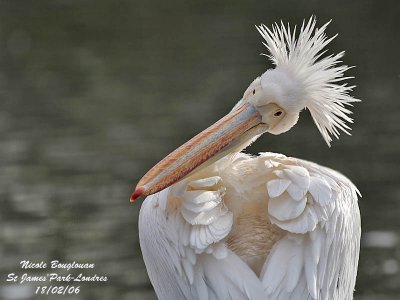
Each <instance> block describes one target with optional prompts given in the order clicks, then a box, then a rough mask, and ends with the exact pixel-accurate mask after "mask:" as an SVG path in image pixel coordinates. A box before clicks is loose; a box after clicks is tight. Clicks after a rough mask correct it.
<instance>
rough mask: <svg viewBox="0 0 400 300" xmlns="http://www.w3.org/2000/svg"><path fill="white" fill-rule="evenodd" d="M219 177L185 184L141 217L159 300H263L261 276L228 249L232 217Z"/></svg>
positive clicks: (160, 196)
mask: <svg viewBox="0 0 400 300" xmlns="http://www.w3.org/2000/svg"><path fill="white" fill-rule="evenodd" d="M224 193H225V188H224V186H223V185H222V181H221V178H220V177H218V176H215V177H209V178H204V179H199V180H194V181H189V182H188V181H187V180H186V181H182V182H181V183H179V184H177V185H175V186H174V187H173V188H169V189H166V190H164V191H162V192H160V193H157V194H155V195H153V196H150V197H148V198H147V199H146V201H145V202H144V203H143V206H142V209H141V211H140V216H139V229H140V230H139V233H140V244H141V248H142V252H143V258H144V261H145V264H146V268H147V270H148V274H149V277H150V279H151V281H152V284H153V286H154V289H155V290H156V293H157V296H158V297H159V298H160V299H201V300H203V299H204V300H206V299H263V298H264V296H263V295H264V291H263V287H262V285H261V282H260V280H259V278H258V277H257V276H256V275H255V274H254V272H252V270H251V269H250V268H249V267H248V266H247V265H246V263H245V262H243V261H242V260H241V259H240V258H239V257H238V256H237V255H236V254H234V253H233V252H232V251H230V250H229V249H227V248H226V246H225V244H224V242H223V239H224V238H225V237H226V236H227V235H228V234H229V232H230V230H231V227H232V222H233V217H232V213H231V212H230V211H229V210H228V209H227V208H226V206H225V204H224V203H223V201H222V196H223V194H224Z"/></svg>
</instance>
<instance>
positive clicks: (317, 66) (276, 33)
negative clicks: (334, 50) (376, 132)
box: [256, 16, 360, 146]
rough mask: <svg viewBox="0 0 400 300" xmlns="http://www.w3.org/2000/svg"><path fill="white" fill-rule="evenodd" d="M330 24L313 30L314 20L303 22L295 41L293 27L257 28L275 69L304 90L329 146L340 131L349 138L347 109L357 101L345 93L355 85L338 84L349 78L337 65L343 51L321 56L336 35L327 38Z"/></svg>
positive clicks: (345, 67) (349, 120)
mask: <svg viewBox="0 0 400 300" xmlns="http://www.w3.org/2000/svg"><path fill="white" fill-rule="evenodd" d="M329 23H330V21H329V22H328V23H326V24H325V25H323V26H322V27H321V28H319V29H318V28H316V27H315V24H316V20H315V17H314V16H313V17H311V18H310V19H309V20H308V22H307V24H306V23H305V21H303V24H302V26H301V29H300V33H299V35H298V37H297V39H296V27H294V29H293V30H291V29H290V27H289V24H288V26H287V27H285V25H284V24H283V22H281V25H280V26H279V25H278V24H277V23H275V24H274V25H273V26H272V30H270V29H269V28H267V27H266V26H265V25H263V24H262V25H261V26H256V27H257V30H258V31H259V32H260V34H261V35H262V37H263V38H264V39H265V43H263V44H264V45H265V46H266V47H267V49H268V51H269V54H264V55H266V56H267V57H269V58H270V60H271V61H272V62H273V64H274V65H275V66H276V68H280V69H283V70H286V71H288V72H290V74H291V75H292V76H293V77H294V78H296V80H297V81H298V82H299V84H300V86H301V87H302V89H303V93H302V94H303V95H304V96H305V99H303V100H304V103H305V106H306V107H307V108H308V109H309V111H310V113H311V116H312V118H313V120H314V122H315V124H316V125H317V127H318V129H319V131H320V132H321V134H322V136H323V138H324V139H325V141H326V143H327V144H328V146H330V142H331V141H332V138H331V135H333V136H335V137H336V138H339V135H340V131H339V130H342V131H343V132H345V133H347V134H349V135H350V133H349V130H351V128H350V127H349V126H348V125H347V124H346V122H348V123H353V120H352V118H350V117H349V115H350V114H351V113H352V112H351V111H350V110H349V109H347V108H346V106H352V104H351V103H352V102H358V101H360V100H358V99H355V98H353V97H351V96H350V95H349V94H348V93H349V92H350V91H352V89H353V88H354V86H347V83H340V82H343V81H344V80H346V79H349V78H352V77H344V72H345V71H347V70H348V69H350V68H351V67H349V66H346V65H339V63H341V61H340V58H341V57H343V55H344V51H343V52H340V53H338V54H336V55H329V56H326V57H322V55H323V54H325V53H326V51H327V50H324V48H325V47H326V46H327V45H328V44H329V43H330V42H331V41H332V40H333V39H334V38H335V37H336V36H337V35H335V36H333V37H331V38H328V37H327V36H326V34H325V29H326V27H327V26H328V25H329Z"/></svg>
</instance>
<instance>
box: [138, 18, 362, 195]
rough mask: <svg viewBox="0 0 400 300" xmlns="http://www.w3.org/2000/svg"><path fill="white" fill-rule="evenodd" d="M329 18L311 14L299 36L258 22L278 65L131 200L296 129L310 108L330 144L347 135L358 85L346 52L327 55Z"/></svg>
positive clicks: (153, 174) (147, 177)
mask: <svg viewBox="0 0 400 300" xmlns="http://www.w3.org/2000/svg"><path fill="white" fill-rule="evenodd" d="M328 24H329V22H328V23H326V24H325V25H323V26H322V27H321V28H316V27H315V25H316V21H315V18H314V17H311V18H310V19H309V21H308V22H303V24H302V26H301V29H300V33H299V35H298V37H297V38H296V27H295V28H294V29H293V30H291V29H290V27H289V25H288V26H287V27H285V26H284V25H283V23H281V25H278V24H275V25H273V26H272V29H268V28H267V27H266V26H265V25H261V26H258V27H257V30H258V31H259V32H260V34H261V35H262V37H263V38H264V40H265V43H264V45H265V46H266V47H267V49H268V51H269V54H267V55H266V56H268V57H269V58H270V60H271V61H272V63H273V64H274V65H275V68H273V69H269V70H267V71H266V72H265V73H264V74H262V75H261V76H259V77H257V78H256V79H255V80H254V81H253V82H252V83H251V84H250V86H249V87H248V88H247V89H246V91H245V92H244V95H243V97H242V99H241V100H240V101H239V102H238V103H237V104H236V105H235V106H234V108H233V109H232V111H231V112H230V113H228V114H227V115H226V116H225V117H223V118H222V119H220V120H219V121H217V122H216V123H215V124H213V125H212V126H210V127H209V128H207V129H205V130H204V131H203V132H201V133H199V134H198V135H196V136H195V137H194V138H192V139H191V140H189V141H188V142H186V143H185V144H183V145H182V146H180V147H179V148H178V149H176V150H175V151H173V152H172V153H171V154H169V155H168V156H167V157H165V158H164V159H163V160H161V161H160V162H159V163H158V164H157V165H155V166H154V167H153V168H152V169H151V170H150V171H149V172H147V174H146V175H145V176H143V178H142V179H141V180H140V181H139V183H138V185H137V187H136V190H135V192H134V193H133V194H132V196H131V201H133V200H134V199H136V198H138V197H139V196H147V195H150V194H153V193H156V192H158V191H161V190H162V189H165V188H166V187H168V186H170V185H172V184H173V183H175V182H177V181H179V180H180V179H182V178H184V177H186V176H187V175H189V174H191V173H192V172H193V171H194V170H195V169H196V170H198V168H199V167H204V166H207V165H209V164H211V163H213V162H215V161H216V160H218V159H220V158H221V157H223V156H225V155H227V154H229V153H232V152H239V151H241V150H243V149H244V148H245V147H247V146H248V145H249V144H250V143H252V142H253V141H254V140H256V139H257V138H258V137H259V136H260V135H262V134H263V133H265V132H269V133H271V134H281V133H284V132H286V131H288V130H289V129H290V128H292V127H293V126H294V125H295V124H296V123H297V121H298V119H299V114H300V112H301V111H302V110H303V109H304V108H307V109H308V110H309V111H310V113H311V116H312V118H313V120H314V122H315V124H316V125H317V127H318V129H319V131H320V132H321V134H322V136H323V138H324V140H325V141H326V143H327V144H328V146H330V142H331V141H332V138H331V136H332V135H333V136H335V137H336V138H339V134H340V131H343V132H345V133H347V134H350V133H349V130H350V127H349V126H348V125H347V124H346V123H352V119H351V118H350V117H349V114H351V111H350V110H349V109H348V106H351V105H352V102H356V101H359V100H357V99H354V98H353V97H351V96H350V95H349V94H348V93H349V91H351V90H352V88H353V86H347V85H346V83H343V81H344V80H346V79H348V78H349V77H344V72H345V71H347V70H348V69H349V68H350V67H348V66H345V65H339V63H340V62H341V61H340V58H341V57H342V56H343V55H344V52H340V53H339V54H336V55H329V56H325V57H322V55H323V54H324V53H325V52H326V50H324V48H325V46H326V45H327V44H329V43H330V42H331V41H332V40H333V39H334V38H335V37H336V36H333V37H331V38H327V37H326V34H325V29H326V27H327V26H328Z"/></svg>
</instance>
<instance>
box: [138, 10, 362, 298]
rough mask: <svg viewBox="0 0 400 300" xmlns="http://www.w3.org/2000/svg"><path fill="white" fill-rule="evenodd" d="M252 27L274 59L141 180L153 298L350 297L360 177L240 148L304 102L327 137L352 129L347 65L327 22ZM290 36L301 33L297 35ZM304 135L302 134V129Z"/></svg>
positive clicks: (294, 116) (288, 121)
mask: <svg viewBox="0 0 400 300" xmlns="http://www.w3.org/2000/svg"><path fill="white" fill-rule="evenodd" d="M315 24H316V21H315V18H314V17H312V18H310V20H309V21H308V22H303V25H302V26H301V29H300V32H299V34H298V35H296V28H294V29H293V30H291V29H290V27H289V25H288V26H287V27H286V26H284V25H283V23H281V25H278V24H275V25H273V27H272V29H268V28H267V27H266V26H265V25H261V26H259V27H257V29H258V31H259V32H260V34H261V35H262V37H263V38H264V40H265V43H264V45H265V46H266V47H267V49H268V51H269V54H268V55H267V56H268V57H269V58H270V59H271V60H272V62H273V64H274V65H275V68H274V69H270V70H267V71H266V72H265V73H264V74H262V75H261V76H260V77H258V78H256V79H255V80H254V81H253V82H252V83H251V84H250V86H249V87H248V89H247V90H246V91H245V93H244V95H243V98H242V99H241V100H240V101H239V102H238V103H237V104H236V105H235V106H234V108H233V109H232V111H231V112H230V113H228V114H227V115H226V116H225V117H223V118H222V119H221V120H219V121H218V122H216V123H215V124H214V125H212V126H211V127H209V128H207V129H206V130H204V131H203V132H201V133H200V134H198V135H197V136H195V137H194V138H193V139H191V140H190V141H188V142H187V143H185V144H184V145H182V146H181V147H179V148H178V149H176V150H175V151H174V152H172V153H171V154H169V155H168V156H167V157H166V158H164V159H163V160H162V161H161V162H159V163H158V164H157V165H156V166H155V167H153V168H152V169H151V170H150V171H149V172H148V173H147V174H146V175H145V176H144V177H143V178H142V179H141V180H140V182H139V183H138V185H137V187H136V190H135V192H134V193H133V194H132V196H131V201H133V200H134V199H136V198H138V197H140V196H148V197H147V198H146V199H145V201H144V203H143V205H142V208H141V210H140V216H139V236H140V245H141V249H142V253H143V258H144V262H145V264H146V268H147V271H148V274H149V277H150V280H151V283H152V284H153V286H154V289H155V292H156V293H157V296H158V298H159V299H171V300H172V299H351V298H353V291H354V286H355V281H356V274H357V265H358V256H359V248H360V234H361V222H360V213H359V209H358V204H357V193H358V191H357V189H356V187H355V186H354V185H353V184H352V183H351V182H350V180H349V179H347V178H346V177H344V176H343V175H341V174H340V173H338V172H336V171H334V170H331V169H329V168H326V167H323V166H320V165H317V164H315V163H311V162H308V161H305V160H301V159H297V158H291V157H286V156H284V155H281V154H274V153H261V154H260V155H259V156H250V155H248V154H244V153H241V151H242V150H243V149H244V148H246V147H247V146H248V145H249V144H250V143H252V142H253V141H254V140H256V139H257V138H258V137H259V136H260V135H261V134H263V133H265V132H269V133H272V134H281V133H283V132H286V131H288V130H289V129H290V128H291V127H292V126H293V125H295V124H296V123H297V120H298V117H299V113H300V111H301V110H302V109H303V108H307V109H308V110H309V111H310V113H311V116H312V118H313V119H314V122H315V124H316V125H317V127H318V129H319V131H320V132H321V134H322V136H323V138H324V139H325V141H326V142H327V143H328V145H329V144H330V142H331V140H332V139H331V135H333V136H335V137H338V136H339V130H341V131H343V132H345V133H348V131H349V130H350V128H349V127H348V125H347V124H346V123H352V119H351V118H350V117H349V116H348V115H349V114H350V113H351V111H350V110H349V109H348V108H349V106H351V104H352V103H353V102H355V101H359V100H357V99H355V98H353V97H351V96H350V95H349V91H351V90H352V87H351V86H347V85H346V84H345V83H344V81H345V80H346V79H347V78H348V77H344V72H345V71H346V70H348V69H349V67H348V66H343V65H340V62H341V61H340V59H341V57H342V56H343V52H341V53H339V54H337V55H330V56H325V57H323V55H324V54H325V50H324V48H325V46H326V45H327V44H328V43H329V42H330V41H332V39H333V38H334V37H332V38H327V36H326V34H325V29H326V27H327V25H328V23H327V24H325V25H324V26H322V27H321V28H319V29H318V28H316V26H315ZM296 36H297V37H296ZM304 142H306V141H304Z"/></svg>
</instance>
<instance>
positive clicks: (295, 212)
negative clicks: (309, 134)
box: [258, 153, 360, 299]
mask: <svg viewBox="0 0 400 300" xmlns="http://www.w3.org/2000/svg"><path fill="white" fill-rule="evenodd" d="M258 160H262V161H263V162H264V164H265V166H266V167H267V169H268V171H267V172H268V173H269V172H272V174H273V175H270V176H269V178H270V179H269V180H268V182H267V184H266V188H267V193H268V196H269V202H268V214H269V218H270V221H271V223H273V224H275V225H277V226H278V227H280V228H281V229H283V230H285V231H286V235H285V236H284V237H283V238H282V239H281V240H280V241H278V242H277V243H276V244H275V245H274V247H273V248H272V250H271V252H270V254H269V256H268V258H267V260H266V262H265V264H264V266H263V268H262V271H261V275H260V280H261V282H262V284H263V286H264V288H265V292H266V295H267V298H268V299H308V298H312V299H327V298H329V299H349V298H352V292H353V291H352V289H353V287H354V284H355V282H354V281H355V276H353V275H354V273H355V272H356V271H357V261H358V251H359V239H360V230H359V224H360V216H359V211H358V206H357V189H356V188H355V186H354V185H353V184H352V183H351V182H350V181H349V180H348V179H347V178H345V177H344V176H343V175H341V174H339V173H337V172H335V171H333V170H330V169H328V168H324V167H321V166H318V165H316V164H313V163H310V162H307V161H303V160H298V159H289V158H286V157H283V156H277V155H275V154H271V153H264V154H261V155H260V156H259V157H258ZM349 236H351V237H352V238H350V239H349V238H348V237H349ZM349 242H350V243H351V244H346V243H349ZM345 249H346V251H345ZM339 287H340V288H339ZM339 293H342V294H339Z"/></svg>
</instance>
